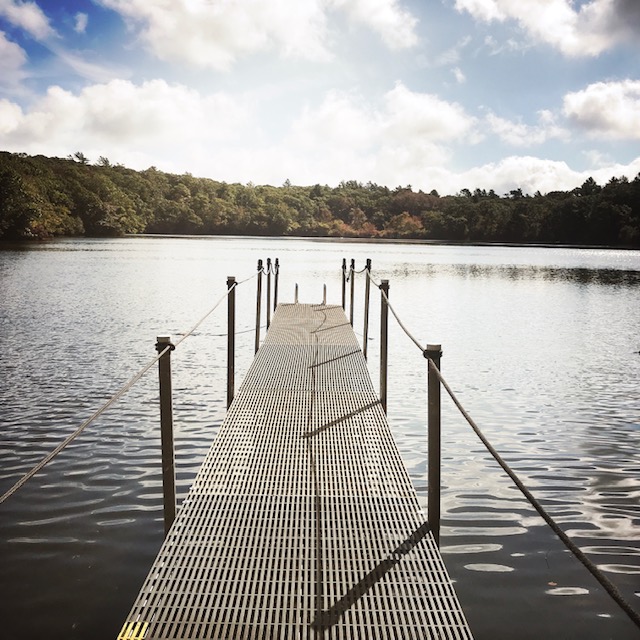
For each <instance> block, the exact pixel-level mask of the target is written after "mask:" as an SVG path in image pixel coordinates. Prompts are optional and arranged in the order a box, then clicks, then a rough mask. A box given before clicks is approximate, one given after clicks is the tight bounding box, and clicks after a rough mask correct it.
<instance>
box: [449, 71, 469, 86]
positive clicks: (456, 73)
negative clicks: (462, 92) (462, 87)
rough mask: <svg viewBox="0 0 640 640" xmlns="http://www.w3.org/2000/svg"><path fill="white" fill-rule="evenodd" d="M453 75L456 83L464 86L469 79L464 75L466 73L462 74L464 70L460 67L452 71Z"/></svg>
mask: <svg viewBox="0 0 640 640" xmlns="http://www.w3.org/2000/svg"><path fill="white" fill-rule="evenodd" d="M452 73H453V75H454V77H455V79H456V82H457V83H458V84H464V83H465V82H466V81H467V77H466V76H465V75H464V73H463V72H462V69H460V67H455V68H454V69H453V70H452Z"/></svg>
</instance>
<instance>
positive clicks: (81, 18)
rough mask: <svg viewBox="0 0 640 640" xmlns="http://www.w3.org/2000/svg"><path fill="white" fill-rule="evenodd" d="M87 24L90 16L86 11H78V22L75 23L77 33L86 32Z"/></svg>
mask: <svg viewBox="0 0 640 640" xmlns="http://www.w3.org/2000/svg"><path fill="white" fill-rule="evenodd" d="M87 24H89V16H88V15H87V14H86V13H76V23H75V25H74V30H75V31H76V33H84V32H85V31H86V30H87Z"/></svg>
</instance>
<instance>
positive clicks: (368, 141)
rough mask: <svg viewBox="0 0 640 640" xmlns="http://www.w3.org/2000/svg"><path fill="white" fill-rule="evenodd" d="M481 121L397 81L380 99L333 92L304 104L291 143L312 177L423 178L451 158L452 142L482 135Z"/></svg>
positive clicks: (401, 181)
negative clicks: (375, 101) (373, 101)
mask: <svg viewBox="0 0 640 640" xmlns="http://www.w3.org/2000/svg"><path fill="white" fill-rule="evenodd" d="M476 125H477V120H476V119H475V118H474V117H473V116H470V115H469V114H467V113H466V112H465V110H464V109H463V108H462V107H461V106H460V105H458V104H456V103H450V102H447V101H445V100H442V99H441V98H439V97H438V96H435V95H431V94H426V93H418V92H414V91H411V90H409V89H408V88H407V87H406V86H405V85H403V84H402V83H398V84H396V86H395V87H394V88H393V89H391V90H390V91H388V92H387V93H386V94H385V95H384V96H383V99H382V101H381V103H380V104H377V105H373V104H370V103H367V102H365V101H363V100H362V99H361V98H359V97H358V96H357V95H354V94H351V93H345V92H337V91H332V92H330V93H329V94H328V95H327V96H326V97H325V98H324V100H323V101H322V103H321V104H320V105H319V106H317V107H315V108H307V109H305V111H304V113H303V114H302V115H301V117H299V118H298V119H297V120H296V122H295V123H294V125H293V127H292V129H291V134H290V136H289V139H288V140H287V142H286V144H287V148H288V149H289V150H290V151H291V152H292V153H293V154H294V155H295V156H296V157H299V158H300V161H301V162H302V163H303V164H305V165H306V166H307V167H308V171H307V173H308V179H309V180H310V181H311V182H317V181H318V176H319V175H325V176H326V175H329V176H330V177H331V178H334V181H335V182H337V181H339V180H342V179H345V177H348V178H353V179H357V180H363V181H365V182H366V181H369V180H373V181H377V182H381V183H384V184H394V183H395V184H406V183H407V182H411V181H412V180H413V184H419V183H421V182H423V181H424V170H425V168H426V167H433V166H434V165H443V164H445V163H447V162H448V161H449V160H450V158H451V145H456V144H460V143H462V142H464V143H465V144H472V143H474V142H477V141H478V140H479V135H478V133H477V131H476ZM314 170H315V176H314V172H313V171H314ZM421 174H422V175H421Z"/></svg>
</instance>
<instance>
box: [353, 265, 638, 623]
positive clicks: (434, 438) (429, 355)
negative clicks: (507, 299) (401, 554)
mask: <svg viewBox="0 0 640 640" xmlns="http://www.w3.org/2000/svg"><path fill="white" fill-rule="evenodd" d="M352 262H353V261H352ZM345 264H346V262H345V261H343V273H344V266H345ZM362 271H366V274H367V281H368V282H369V281H370V282H371V283H373V284H374V286H376V287H378V289H380V294H381V307H382V315H381V319H382V323H383V324H385V325H386V310H387V309H388V310H390V311H391V313H392V315H393V317H394V318H395V319H396V322H397V323H398V326H399V327H400V328H401V329H402V331H403V332H404V333H405V334H406V336H407V337H408V338H409V339H410V340H411V342H413V344H414V345H415V346H416V347H418V349H420V352H421V353H422V355H423V357H424V358H426V359H427V362H428V368H427V369H428V377H429V380H428V395H429V398H428V403H429V407H428V423H429V436H428V437H429V443H428V445H429V471H428V473H429V483H428V485H429V487H428V491H429V496H428V509H429V515H428V518H429V524H430V526H431V528H432V532H433V534H434V537H435V539H436V542H437V543H439V528H440V384H442V386H443V387H444V388H445V390H446V392H447V394H448V395H449V397H450V398H451V400H452V402H453V403H454V405H455V406H456V408H457V409H458V410H459V411H460V413H461V415H462V416H463V417H464V419H465V420H466V421H467V423H468V424H469V426H470V427H471V428H472V429H473V431H474V432H475V434H476V435H477V436H478V438H479V439H480V441H481V442H482V443H483V444H484V446H485V447H486V449H487V450H488V451H489V453H490V454H491V455H492V456H493V458H494V459H495V460H496V462H497V463H498V464H499V465H500V467H501V468H502V469H503V470H504V471H505V473H506V474H507V475H508V476H509V478H511V480H512V481H513V483H514V484H515V485H516V487H517V488H518V489H519V490H520V491H521V493H522V494H523V495H524V497H525V498H526V499H527V500H528V502H529V503H530V504H531V505H532V506H533V508H534V509H535V510H536V511H537V512H538V514H539V515H540V516H541V517H542V519H543V520H544V521H545V522H546V523H547V524H548V525H549V527H550V528H551V529H552V530H553V531H554V533H555V534H556V535H557V536H558V537H559V538H560V540H561V541H562V542H563V543H564V544H565V546H566V547H567V548H568V549H569V550H570V551H571V552H572V553H573V554H574V555H575V556H576V558H577V559H578V560H580V562H581V563H582V564H583V565H584V567H585V568H586V569H587V570H588V571H589V572H590V573H591V574H592V575H593V577H594V578H595V579H596V580H597V581H598V582H599V583H600V585H601V586H602V587H603V588H604V590H605V591H606V592H607V593H608V594H609V596H611V598H612V599H613V600H614V601H615V602H616V603H617V604H618V605H619V606H620V608H621V609H622V610H623V611H624V612H625V613H626V614H627V615H628V616H629V618H630V619H631V620H632V621H633V622H634V623H635V624H636V626H638V627H639V628H640V613H638V611H636V609H634V608H633V607H632V606H631V604H630V603H629V602H628V601H627V600H626V599H625V598H624V596H623V595H622V593H621V592H620V590H619V589H618V588H617V587H616V586H615V585H614V584H613V582H611V580H609V578H608V577H607V576H606V575H605V574H604V573H603V572H602V571H601V570H600V569H599V568H598V567H597V566H596V565H595V564H594V563H593V562H592V561H591V560H590V559H589V558H588V557H587V555H586V554H585V553H584V552H583V551H582V549H580V547H578V545H576V543H575V542H573V540H571V538H570V537H569V536H568V535H567V534H566V533H565V532H564V530H563V529H562V528H561V527H560V526H559V525H558V524H557V523H556V522H555V520H554V519H553V518H552V517H551V515H550V514H549V513H548V512H547V510H546V509H545V508H544V507H543V506H542V504H541V503H540V502H539V500H537V499H536V497H535V496H534V495H533V494H532V493H531V491H529V489H527V487H526V486H525V484H524V483H523V482H522V480H521V479H520V478H519V477H518V476H517V474H516V473H515V472H514V471H513V469H512V468H511V467H510V466H509V464H508V463H507V462H506V461H505V460H504V459H503V458H502V456H500V454H499V453H498V452H497V451H496V449H495V448H494V447H493V446H492V445H491V443H490V442H489V440H488V439H487V438H486V436H485V435H484V434H483V433H482V431H481V430H480V428H479V427H478V425H477V424H476V422H475V421H474V420H473V418H471V416H470V415H469V413H468V412H467V411H466V410H465V408H464V407H463V406H462V404H461V402H460V401H459V400H458V398H457V397H456V395H455V393H454V392H453V390H452V389H451V387H450V386H449V384H448V383H447V381H446V380H445V379H444V377H443V375H442V373H441V371H440V356H441V351H440V345H427V346H426V347H424V346H423V345H422V344H421V343H420V342H419V341H418V340H417V338H416V337H415V336H414V335H413V334H412V333H411V332H410V331H409V330H408V329H407V327H406V326H405V324H404V323H403V322H402V320H401V318H400V316H399V315H398V313H397V312H396V310H395V309H394V308H393V306H392V305H391V303H390V302H389V295H388V292H389V282H388V280H382V281H381V282H380V283H377V282H376V281H375V280H374V278H373V276H372V275H371V262H370V261H367V266H365V268H364V269H363V270H362ZM362 271H361V272H360V273H362ZM353 272H354V271H353V268H352V269H351V274H352V273H353ZM351 274H350V275H351ZM343 282H344V280H343ZM351 305H352V309H351V312H352V313H353V299H352V301H351ZM367 306H368V300H367V302H366V303H365V315H368V308H367ZM343 308H344V285H343ZM352 324H353V322H352ZM386 331H387V327H386V326H384V327H383V328H382V331H381V365H380V368H381V374H380V379H381V385H380V387H381V388H380V392H381V402H382V404H383V407H384V409H385V411H386V406H387V403H386V365H387V363H386V352H387V345H386V341H387V338H386ZM383 356H384V363H383V362H382V361H383ZM383 367H384V368H385V372H384V373H383V372H382V369H383ZM432 414H437V415H432ZM433 422H435V424H433ZM434 448H435V449H436V456H435V457H436V458H437V464H434V460H433V457H432V453H433V451H432V449H434ZM434 478H435V479H436V483H437V486H432V485H433V484H434V482H433V480H434ZM432 502H435V503H436V504H432Z"/></svg>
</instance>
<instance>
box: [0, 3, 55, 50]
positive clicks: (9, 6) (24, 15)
mask: <svg viewBox="0 0 640 640" xmlns="http://www.w3.org/2000/svg"><path fill="white" fill-rule="evenodd" d="M0 16H3V17H4V18H6V20H8V21H9V22H10V23H11V24H12V25H13V26H15V27H18V28H20V29H23V30H24V31H26V32H27V33H28V34H29V35H30V36H32V37H33V38H35V39H36V40H46V39H48V38H51V37H53V36H55V35H56V33H55V31H54V30H53V28H52V27H51V25H50V24H49V19H48V18H47V16H46V15H45V14H44V13H43V12H42V10H41V9H40V7H39V6H38V5H37V4H36V3H35V2H19V1H18V2H16V0H0Z"/></svg>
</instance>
